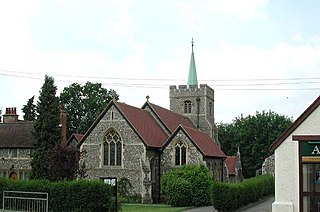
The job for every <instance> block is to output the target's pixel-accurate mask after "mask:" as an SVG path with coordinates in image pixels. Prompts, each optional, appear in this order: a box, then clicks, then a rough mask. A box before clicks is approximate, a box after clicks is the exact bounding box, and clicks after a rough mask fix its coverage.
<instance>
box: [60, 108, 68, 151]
mask: <svg viewBox="0 0 320 212" xmlns="http://www.w3.org/2000/svg"><path fill="white" fill-rule="evenodd" d="M59 127H60V128H61V144H62V145H67V113H66V111H65V110H64V106H63V104H61V105H60V124H59Z"/></svg>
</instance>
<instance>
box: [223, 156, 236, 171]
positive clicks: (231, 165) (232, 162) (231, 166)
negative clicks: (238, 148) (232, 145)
mask: <svg viewBox="0 0 320 212" xmlns="http://www.w3.org/2000/svg"><path fill="white" fill-rule="evenodd" d="M225 163H226V165H227V169H228V173H229V175H235V174H236V163H237V157H236V156H227V158H226V160H225Z"/></svg>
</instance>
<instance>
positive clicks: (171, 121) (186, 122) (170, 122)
mask: <svg viewBox="0 0 320 212" xmlns="http://www.w3.org/2000/svg"><path fill="white" fill-rule="evenodd" d="M147 106H149V108H150V109H151V110H152V112H153V113H154V114H155V115H156V116H157V117H158V119H159V120H160V122H161V123H162V124H163V125H164V126H165V127H166V129H168V131H169V132H170V133H173V132H174V131H175V130H176V129H177V127H178V126H179V125H183V126H187V127H191V128H195V125H194V124H193V122H192V121H191V120H190V119H189V118H188V117H186V116H183V115H181V114H179V113H175V112H172V111H171V110H168V109H165V108H163V107H160V106H158V105H155V104H152V103H150V102H148V101H147V102H146V103H145V104H144V105H143V106H142V109H144V108H146V107H147Z"/></svg>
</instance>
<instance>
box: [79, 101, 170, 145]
mask: <svg viewBox="0 0 320 212" xmlns="http://www.w3.org/2000/svg"><path fill="white" fill-rule="evenodd" d="M112 105H114V106H115V107H116V108H117V109H118V110H119V112H120V113H121V114H122V115H123V117H124V118H125V119H126V121H127V122H128V123H129V125H130V126H131V127H132V128H133V129H134V131H135V132H136V133H137V135H138V136H139V137H140V138H141V140H142V141H143V142H144V144H145V145H146V146H147V147H150V148H161V146H162V145H163V144H164V143H165V141H166V140H167V138H168V135H167V134H166V133H165V131H164V130H163V129H162V128H161V126H160V125H159V124H158V123H157V121H156V120H155V119H154V118H153V117H152V115H151V114H150V112H148V111H146V110H143V109H140V108H137V107H133V106H130V105H127V104H125V103H120V102H116V101H111V102H110V103H109V104H108V105H107V107H106V108H105V109H104V110H103V111H102V113H101V114H100V115H99V116H98V118H97V119H96V120H95V121H94V123H93V124H92V125H91V126H90V128H89V129H88V131H87V132H86V133H85V134H84V137H83V138H82V140H81V141H80V143H79V144H78V146H80V145H81V144H82V143H83V142H84V140H85V139H86V138H87V137H88V136H89V134H90V133H91V131H92V130H93V129H94V128H95V126H96V125H97V124H98V123H99V121H100V120H101V119H102V117H103V116H104V115H105V114H106V113H107V111H108V110H109V108H110V107H111V106H112Z"/></svg>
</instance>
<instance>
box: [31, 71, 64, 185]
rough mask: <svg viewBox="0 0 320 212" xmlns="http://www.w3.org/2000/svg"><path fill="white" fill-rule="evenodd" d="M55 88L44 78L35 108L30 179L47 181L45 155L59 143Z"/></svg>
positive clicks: (51, 79)
mask: <svg viewBox="0 0 320 212" xmlns="http://www.w3.org/2000/svg"><path fill="white" fill-rule="evenodd" d="M56 91H57V87H56V86H55V84H54V79H53V78H52V77H49V76H47V75H46V76H45V81H44V84H43V86H42V88H41V90H40V95H39V100H38V102H37V106H36V112H37V119H36V120H35V122H34V124H33V128H34V130H33V132H32V134H33V137H34V139H33V144H34V146H35V149H34V152H33V154H32V156H33V158H32V161H31V166H32V178H35V179H48V165H49V164H50V163H49V161H48V157H47V153H48V151H49V150H50V149H52V148H54V146H56V144H58V143H60V142H61V132H60V128H59V124H60V110H59V98H58V97H56Z"/></svg>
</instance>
